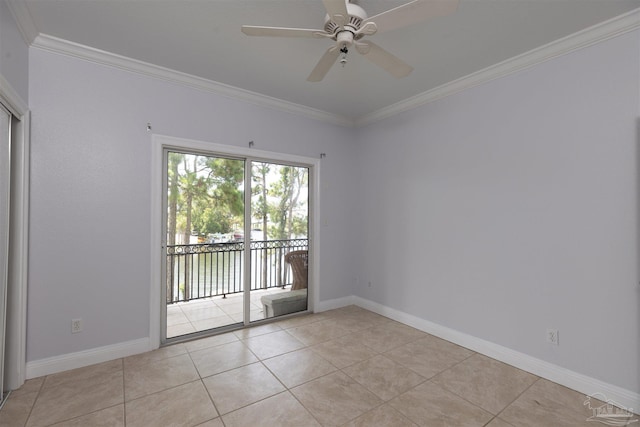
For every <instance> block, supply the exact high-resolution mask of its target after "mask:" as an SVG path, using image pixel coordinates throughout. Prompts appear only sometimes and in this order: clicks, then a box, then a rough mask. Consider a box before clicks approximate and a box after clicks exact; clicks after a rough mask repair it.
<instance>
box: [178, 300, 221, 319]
mask: <svg viewBox="0 0 640 427" xmlns="http://www.w3.org/2000/svg"><path fill="white" fill-rule="evenodd" d="M184 314H185V316H186V317H187V318H188V319H189V321H190V322H192V323H193V322H197V321H198V320H205V319H211V318H212V317H219V316H225V315H226V314H227V313H225V312H224V311H223V310H222V309H221V308H220V307H216V306H215V305H213V304H209V305H208V306H204V307H200V308H194V309H190V310H185V311H184Z"/></svg>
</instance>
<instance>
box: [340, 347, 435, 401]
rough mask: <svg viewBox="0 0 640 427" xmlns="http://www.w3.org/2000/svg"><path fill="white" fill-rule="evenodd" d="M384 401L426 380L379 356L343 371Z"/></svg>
mask: <svg viewBox="0 0 640 427" xmlns="http://www.w3.org/2000/svg"><path fill="white" fill-rule="evenodd" d="M342 371H343V372H344V373H345V374H347V375H349V376H350V377H351V378H353V379H354V380H356V381H357V382H358V383H360V384H361V385H363V386H364V387H365V388H366V389H367V390H369V391H371V392H373V394H375V395H376V396H378V397H379V398H380V399H382V400H385V401H386V400H390V399H392V398H394V397H396V396H398V395H399V394H402V393H404V392H405V391H407V390H409V389H411V388H413V387H415V386H417V385H418V384H420V383H421V382H423V381H424V380H425V378H424V377H422V376H420V375H418V374H416V373H415V372H413V371H412V370H410V369H408V368H405V367H404V366H402V365H400V364H398V363H396V362H394V361H392V360H391V359H389V358H387V357H385V356H382V355H379V356H375V357H372V358H371V359H368V360H365V361H364V362H360V363H357V364H355V365H351V366H349V367H348V368H345V369H343V370H342Z"/></svg>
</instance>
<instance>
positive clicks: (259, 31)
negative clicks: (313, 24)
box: [242, 25, 331, 38]
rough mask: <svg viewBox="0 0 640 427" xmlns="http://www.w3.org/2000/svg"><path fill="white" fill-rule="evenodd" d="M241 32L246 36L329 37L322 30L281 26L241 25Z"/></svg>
mask: <svg viewBox="0 0 640 427" xmlns="http://www.w3.org/2000/svg"><path fill="white" fill-rule="evenodd" d="M242 32H243V33H245V34H246V35H248V36H263V37H309V38H320V37H331V35H330V34H327V33H326V32H325V31H324V30H312V29H307V28H281V27H255V26H252V25H243V26H242Z"/></svg>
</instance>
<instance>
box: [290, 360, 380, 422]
mask: <svg viewBox="0 0 640 427" xmlns="http://www.w3.org/2000/svg"><path fill="white" fill-rule="evenodd" d="M291 392H292V393H293V394H294V396H295V397H296V398H297V399H298V400H299V401H300V402H301V403H302V404H303V405H304V407H305V408H307V409H308V410H309V412H311V413H312V414H313V416H314V417H315V418H316V419H317V420H318V421H320V423H321V424H322V425H324V426H339V425H342V424H344V423H347V422H349V421H351V420H353V419H354V418H357V417H359V416H360V415H362V414H364V413H365V412H367V411H368V410H370V409H373V408H374V407H376V406H378V405H380V404H382V400H380V398H378V397H377V396H376V395H375V394H373V393H371V392H370V391H368V390H366V389H365V388H364V387H362V386H361V385H360V384H358V383H357V382H355V381H354V380H353V379H351V378H349V377H348V376H347V375H345V374H343V373H342V372H334V373H333V374H329V375H326V376H324V377H321V378H318V379H315V380H313V381H310V382H308V383H305V384H302V385H300V386H298V387H295V388H293V389H291Z"/></svg>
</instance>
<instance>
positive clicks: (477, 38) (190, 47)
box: [10, 0, 640, 120]
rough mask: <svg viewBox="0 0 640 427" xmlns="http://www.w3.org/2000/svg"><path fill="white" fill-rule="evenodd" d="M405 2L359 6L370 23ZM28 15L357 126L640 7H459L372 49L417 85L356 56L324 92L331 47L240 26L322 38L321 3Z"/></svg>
mask: <svg viewBox="0 0 640 427" xmlns="http://www.w3.org/2000/svg"><path fill="white" fill-rule="evenodd" d="M10 1H13V2H15V1H23V0H10ZM408 1H409V0H359V1H357V3H358V4H360V6H362V7H363V8H364V9H365V10H366V11H367V13H368V14H369V16H372V15H375V14H377V13H380V12H383V11H385V10H388V9H391V8H393V7H396V6H399V5H401V4H404V3H406V2H408ZM429 1H433V0H429ZM23 5H24V4H23ZM26 6H27V8H26V11H28V13H27V14H24V13H22V14H17V17H18V20H19V21H20V20H24V19H27V18H30V20H31V21H32V23H31V24H29V23H25V22H23V23H20V22H19V24H20V26H21V27H23V28H25V27H26V26H27V25H32V28H33V27H35V33H39V34H44V35H48V36H54V37H57V38H60V39H64V40H68V41H71V42H75V43H79V44H81V45H85V46H89V47H92V48H96V49H100V50H104V51H107V52H111V53H115V54H118V55H122V56H125V57H129V58H133V59H137V60H140V61H144V62H147V63H150V64H154V65H159V66H162V67H166V68H170V69H173V70H177V71H181V72H184V73H187V74H191V75H194V76H198V77H202V78H205V79H208V80H211V81H214V82H218V83H223V84H225V85H230V86H233V87H237V88H241V89H244V90H248V91H252V92H256V93H258V94H262V95H267V96H269V97H273V98H277V99H280V100H285V101H288V102H291V103H295V104H301V105H304V106H306V107H311V108H313V109H318V110H321V111H324V112H328V113H331V114H334V115H339V116H343V117H345V118H347V119H349V120H355V119H358V118H361V117H363V116H366V115H367V114H371V113H373V112H375V111H378V110H381V109H383V108H385V107H388V106H390V105H392V104H394V103H398V102H400V101H403V100H405V99H408V98H410V97H412V96H415V95H418V94H421V93H424V92H426V91H429V90H432V89H434V88H437V87H439V86H441V85H444V84H446V83H448V82H451V81H453V80H456V79H459V78H461V77H464V76H467V75H469V74H471V73H474V72H477V71H478V70H482V69H484V68H486V67H489V66H491V65H493V64H496V63H499V62H501V61H504V60H507V59H509V58H512V57H515V56H517V55H520V54H522V53H524V52H527V51H530V50H532V49H534V48H538V47H540V46H543V45H545V44H548V43H550V42H553V41H555V40H558V39H561V38H563V37H566V36H568V35H570V34H573V33H576V32H578V31H581V30H583V29H585V28H588V27H591V26H593V25H595V24H598V23H601V22H603V21H606V20H609V19H611V18H613V17H616V16H618V15H621V14H624V13H626V12H628V11H631V10H633V9H635V8H638V7H640V0H460V3H459V6H458V10H457V12H456V13H454V14H453V15H450V16H446V17H442V18H436V19H433V20H430V21H426V22H424V23H421V24H416V25H413V26H410V27H406V28H402V29H398V30H394V31H391V32H386V33H383V34H376V35H373V36H371V37H370V38H369V40H371V41H374V42H375V43H377V44H379V45H380V46H382V47H384V48H385V49H387V50H388V51H390V52H392V53H393V54H395V55H396V56H398V57H399V58H401V59H403V60H404V61H405V62H407V63H409V64H411V65H412V66H413V67H414V71H413V73H412V74H411V75H410V76H408V77H406V78H403V79H396V78H394V77H392V76H390V75H388V74H387V73H386V72H385V71H383V70H382V69H380V68H378V67H376V66H374V65H373V64H372V63H370V62H369V61H367V60H366V59H365V58H363V57H361V56H360V55H358V54H357V53H355V52H352V53H350V54H349V62H348V64H347V65H346V66H345V67H344V68H342V67H341V66H340V65H339V64H338V63H336V65H334V67H333V68H332V69H331V71H329V73H328V75H327V76H326V77H325V79H324V80H323V81H322V82H319V83H310V82H307V81H306V78H307V76H308V75H309V73H310V72H311V70H312V69H313V67H314V66H315V64H316V62H317V61H318V59H319V58H320V56H321V55H322V54H323V53H324V51H325V50H326V49H327V48H328V47H329V46H330V43H331V41H330V40H326V39H288V38H267V37H248V36H246V35H244V34H242V33H241V32H240V26H241V25H243V24H247V25H266V26H283V27H297V28H318V29H322V28H323V22H324V16H325V10H324V7H323V4H322V1H321V0H190V1H189V0H26ZM23 11H24V8H23ZM29 15H30V17H29Z"/></svg>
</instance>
